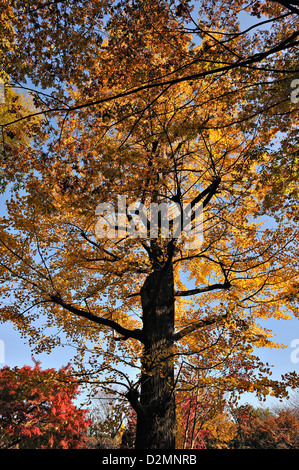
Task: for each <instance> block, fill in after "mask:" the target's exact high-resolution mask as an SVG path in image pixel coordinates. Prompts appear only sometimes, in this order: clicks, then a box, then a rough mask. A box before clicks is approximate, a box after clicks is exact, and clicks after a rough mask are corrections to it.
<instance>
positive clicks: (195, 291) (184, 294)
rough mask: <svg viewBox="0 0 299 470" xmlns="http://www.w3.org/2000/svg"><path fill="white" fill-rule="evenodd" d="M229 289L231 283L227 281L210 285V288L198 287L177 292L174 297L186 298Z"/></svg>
mask: <svg viewBox="0 0 299 470" xmlns="http://www.w3.org/2000/svg"><path fill="white" fill-rule="evenodd" d="M230 287H231V283H230V282H229V281H225V282H224V283H223V284H212V285H211V286H206V287H198V288H196V289H189V290H177V291H176V292H175V293H174V296H175V297H187V296H188V295H196V294H201V293H203V292H210V291H212V290H216V289H229V288H230Z"/></svg>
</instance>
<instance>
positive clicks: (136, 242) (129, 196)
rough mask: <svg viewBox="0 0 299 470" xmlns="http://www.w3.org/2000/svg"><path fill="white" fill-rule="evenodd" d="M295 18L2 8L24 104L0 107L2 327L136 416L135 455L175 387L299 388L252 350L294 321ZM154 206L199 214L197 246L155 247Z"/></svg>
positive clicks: (159, 6) (280, 10)
mask: <svg viewBox="0 0 299 470" xmlns="http://www.w3.org/2000/svg"><path fill="white" fill-rule="evenodd" d="M295 5H296V2H294V3H290V2H284V1H274V0H273V1H272V0H263V1H253V2H247V1H245V0H229V1H224V0H202V1H193V2H191V1H188V0H125V1H117V0H115V1H113V0H92V1H89V2H86V1H83V0H78V1H73V0H64V1H63V2H60V1H53V2H48V1H46V0H44V1H40V0H32V1H31V2H30V5H28V2H27V1H25V0H20V1H18V2H10V1H8V0H0V15H1V20H2V22H1V25H0V39H1V48H0V49H1V50H0V54H1V56H0V58H1V70H0V74H1V77H3V80H4V81H5V87H6V90H8V89H10V87H14V88H15V92H19V91H20V88H19V87H21V89H23V91H26V92H28V93H30V96H31V98H32V102H31V104H32V109H31V108H30V110H28V109H25V108H24V109H21V106H20V101H19V100H15V97H14V96H11V97H10V98H9V101H7V102H5V103H2V104H1V105H0V106H1V110H0V111H1V113H2V114H1V123H0V124H1V131H2V134H1V149H0V164H1V170H2V174H1V185H2V188H6V187H7V188H8V187H10V186H13V188H12V192H7V194H6V196H7V200H6V212H5V213H4V214H3V216H2V217H1V219H0V280H1V283H0V296H1V302H2V303H1V308H0V320H1V321H2V320H3V321H9V322H11V323H12V324H13V325H14V327H15V328H17V329H18V330H19V331H20V332H21V333H23V334H25V335H26V338H28V341H29V344H30V346H31V347H32V348H34V349H35V351H36V352H40V351H51V350H52V349H53V348H54V347H55V346H56V345H57V344H59V342H60V340H61V337H67V339H68V340H69V341H71V342H72V344H74V345H76V347H77V355H76V358H75V360H74V363H75V364H76V368H77V369H78V370H79V371H80V373H81V378H82V380H83V379H84V380H86V381H87V382H88V383H89V384H91V386H92V383H94V384H95V386H96V387H99V386H101V387H102V388H103V389H104V390H105V391H108V392H109V391H111V389H114V388H115V387H118V388H119V389H121V392H120V394H121V397H122V399H123V401H124V402H126V403H127V402H128V403H129V404H130V406H131V407H132V408H133V409H134V410H135V412H136V416H137V427H136V442H135V446H136V447H137V448H144V449H152V448H154V449H156V448H158V449H173V448H174V447H175V445H176V444H175V438H176V436H175V429H176V410H175V408H176V403H175V394H176V391H181V390H184V391H186V392H191V391H195V393H197V390H204V389H205V388H208V389H212V388H213V389H214V390H218V391H219V394H220V396H221V395H222V394H224V393H225V392H226V391H230V390H232V391H234V393H235V394H236V395H240V394H241V393H243V392H253V393H255V394H256V395H257V396H258V397H261V398H264V397H265V396H267V395H272V396H276V397H283V398H284V397H285V396H286V395H287V393H288V387H296V386H298V383H299V378H298V375H297V374H296V372H294V373H288V374H286V375H285V376H283V377H281V379H280V380H274V379H273V378H272V376H271V370H270V367H269V366H268V365H267V364H263V362H262V361H261V360H260V359H259V357H258V355H257V354H255V351H257V350H258V349H259V348H265V347H268V348H276V347H279V345H277V344H276V343H275V342H274V341H273V338H272V333H271V331H270V330H269V329H268V328H267V327H265V321H266V320H268V319H271V318H274V319H279V320H282V319H284V320H288V319H290V318H298V305H299V296H298V285H299V270H298V194H299V192H298V131H297V129H296V125H297V123H298V104H297V103H295V102H293V101H292V100H291V97H290V92H291V82H292V80H293V79H295V78H296V77H297V76H298V70H297V68H296V67H297V65H296V64H297V63H298V44H299V43H298V36H299V32H298V14H299V10H298V8H297V7H296V6H295ZM2 69H3V70H2ZM28 81H29V82H30V86H29V85H28ZM8 97H9V96H8ZM33 130H34V132H33ZM22 131H23V133H24V134H25V135H27V133H28V137H29V138H28V139H24V138H23V137H22ZM22 139H23V140H22ZM20 143H21V145H20ZM15 180H16V181H15ZM15 182H17V183H18V184H17V185H14V183H15ZM6 185H7V186H6ZM121 198H123V199H122V200H124V198H125V199H126V205H125V204H124V205H122V206H121V207H120V206H119V201H120V199H121ZM162 203H163V204H164V207H165V206H167V208H168V209H169V212H171V210H170V208H171V207H172V208H173V205H174V204H176V208H177V209H178V211H179V216H177V217H174V216H170V215H169V213H168V215H169V217H168V219H170V220H168V221H169V225H171V228H172V229H173V228H174V227H175V225H176V223H177V222H178V221H182V219H184V217H182V216H183V215H184V214H185V213H183V208H184V207H186V206H188V207H189V208H193V209H194V208H195V207H197V208H198V207H199V206H200V208H201V211H202V215H203V217H202V224H199V225H200V230H201V231H202V235H203V236H202V243H200V246H199V245H196V246H194V245H191V246H190V243H188V235H187V234H186V232H185V231H184V230H183V231H182V233H180V234H178V233H177V232H175V231H173V230H170V231H169V232H168V233H167V236H165V234H163V233H162V227H161V226H159V227H158V225H159V224H158V223H156V225H155V224H153V225H155V227H154V228H155V229H157V230H155V233H156V235H155V236H153V234H152V232H151V230H150V228H153V227H149V225H150V222H151V220H152V213H151V209H152V207H157V205H159V204H162ZM124 206H125V207H124ZM103 207H104V208H106V209H105V210H106V211H108V209H109V210H110V209H111V208H112V209H113V210H114V209H115V211H114V212H113V210H112V209H111V211H110V215H111V214H114V216H115V217H114V216H112V218H113V220H112V221H111V220H110V222H111V224H110V225H111V226H112V228H113V230H115V231H116V232H117V235H116V236H111V232H109V231H108V229H107V231H106V232H105V231H104V235H103V233H101V234H100V235H99V231H98V227H99V226H101V227H103V225H105V223H104V215H106V216H107V214H106V213H105V210H104V209H103ZM190 210H191V209H190ZM103 212H104V213H103ZM185 215H186V214H185ZM141 216H142V217H143V219H142V218H141ZM193 216H194V213H193V214H192V220H191V222H192V223H191V226H192V227H193V228H192V230H193V231H192V230H191V232H192V234H193V235H194V234H195V232H194V225H195V221H194V219H195V217H193ZM270 216H271V217H272V218H271V219H270V220H268V219H267V217H270ZM157 219H158V221H159V217H157ZM161 219H162V215H161V211H160V220H161ZM142 220H143V222H144V223H143V224H142ZM192 224H193V225H192ZM108 225H109V224H107V223H106V225H105V227H106V228H107V226H108ZM124 225H125V228H126V230H124ZM142 225H143V227H142ZM160 225H161V224H160ZM158 228H159V230H158ZM184 228H185V227H184ZM197 228H198V227H197ZM116 229H117V230H116ZM127 229H128V230H127ZM114 234H115V233H114ZM192 234H191V235H192ZM189 235H190V233H189ZM195 238H196V239H198V238H199V237H197V235H196V236H195ZM58 332H59V333H58ZM60 335H61V337H60ZM236 365H237V366H236ZM233 367H237V368H238V369H239V370H240V369H241V370H245V371H247V370H251V371H253V372H252V375H251V376H250V378H248V377H246V376H241V375H238V374H232V373H231V370H232V368H233ZM195 396H196V395H195ZM198 399H199V397H198ZM196 400H197V398H196ZM195 405H196V407H195ZM200 406H202V407H203V408H205V407H206V405H205V403H204V402H203V403H202V404H200V403H197V402H196V403H195V402H194V398H193V399H192V400H191V401H190V402H189V404H188V403H187V404H186V407H187V408H186V409H185V410H183V416H186V417H187V416H188V413H189V414H190V416H193V415H194V416H195V414H196V413H197V411H196V410H199V408H200ZM188 407H189V408H188ZM188 410H189V411H190V412H189V411H188ZM182 419H183V420H184V419H185V418H182ZM196 426H199V424H197V425H196ZM200 426H201V425H200ZM202 429H203V428H200V427H195V428H194V433H193V434H192V435H191V434H190V430H189V428H188V433H187V434H186V439H185V444H186V445H188V446H190V445H193V444H192V443H193V442H194V443H195V442H198V443H199V442H200V441H199V437H200V436H202V439H203V437H204V436H203V431H202ZM35 431H36V430H35ZM36 432H38V431H36ZM205 432H207V428H205ZM37 437H38V436H37ZM61 442H62V441H61ZM198 445H200V444H198Z"/></svg>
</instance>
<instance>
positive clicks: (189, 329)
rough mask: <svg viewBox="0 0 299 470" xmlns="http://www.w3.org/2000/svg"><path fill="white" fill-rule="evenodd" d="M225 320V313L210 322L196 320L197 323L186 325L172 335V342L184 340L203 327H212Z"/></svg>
mask: <svg viewBox="0 0 299 470" xmlns="http://www.w3.org/2000/svg"><path fill="white" fill-rule="evenodd" d="M225 318H227V313H226V314H225V315H222V316H221V317H216V318H215V317H214V318H211V319H210V320H198V321H197V322H194V323H191V325H188V326H186V327H185V328H183V329H182V330H180V331H178V332H177V333H175V334H174V335H173V341H179V340H180V339H182V338H184V336H187V335H188V334H189V333H192V332H193V331H195V330H197V329H198V328H204V327H205V326H209V325H214V324H215V323H218V322H220V321H221V320H224V319H225Z"/></svg>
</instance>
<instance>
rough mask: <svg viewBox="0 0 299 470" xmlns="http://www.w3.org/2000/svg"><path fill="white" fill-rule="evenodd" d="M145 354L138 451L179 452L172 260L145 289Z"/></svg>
mask: <svg viewBox="0 0 299 470" xmlns="http://www.w3.org/2000/svg"><path fill="white" fill-rule="evenodd" d="M141 301H142V308H143V335H144V336H143V338H144V354H143V360H142V383H141V393H140V401H139V403H140V407H139V409H138V410H137V430H136V442H135V447H136V449H175V424H176V419H175V397H174V361H173V334H174V283H173V265H172V262H171V261H170V260H168V261H167V262H166V263H165V265H164V267H163V268H160V269H156V270H154V271H153V272H152V273H151V274H150V275H149V276H148V277H147V279H146V281H145V283H144V285H143V288H142V290H141Z"/></svg>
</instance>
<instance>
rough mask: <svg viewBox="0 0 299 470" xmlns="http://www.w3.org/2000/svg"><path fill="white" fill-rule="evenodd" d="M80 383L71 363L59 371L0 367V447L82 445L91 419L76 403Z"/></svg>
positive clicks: (61, 447) (41, 447)
mask: <svg viewBox="0 0 299 470" xmlns="http://www.w3.org/2000/svg"><path fill="white" fill-rule="evenodd" d="M78 393H79V391H78V383H77V382H76V380H75V379H74V378H73V377H72V375H71V370H70V369H69V368H68V367H62V368H61V369H59V370H58V371H56V370H54V369H45V370H42V369H41V368H40V365H39V364H38V363H36V364H35V366H34V367H33V368H32V367H30V366H24V367H21V368H18V367H14V368H9V367H7V366H6V367H3V368H2V369H1V370H0V416H1V424H0V447H1V448H4V449H7V448H17V449H52V448H55V449H56V448H58V449H59V448H60V449H79V448H82V447H84V446H85V443H86V434H87V429H88V426H89V424H90V421H89V420H87V418H86V412H87V410H83V409H78V408H77V406H76V405H75V404H74V402H73V401H74V399H75V398H76V397H77V395H78Z"/></svg>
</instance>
